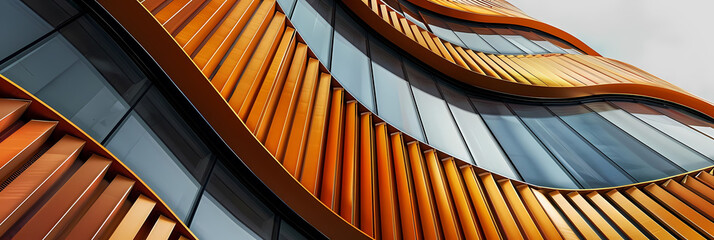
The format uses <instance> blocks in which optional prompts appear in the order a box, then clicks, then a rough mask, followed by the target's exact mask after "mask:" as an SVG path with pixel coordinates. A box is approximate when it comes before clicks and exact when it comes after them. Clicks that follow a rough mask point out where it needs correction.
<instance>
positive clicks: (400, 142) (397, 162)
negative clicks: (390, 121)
mask: <svg viewBox="0 0 714 240" xmlns="http://www.w3.org/2000/svg"><path fill="white" fill-rule="evenodd" d="M390 139H391V142H392V157H393V159H394V176H395V180H396V181H395V182H396V186H397V189H396V190H397V191H396V192H397V195H398V200H399V214H400V219H401V226H402V235H403V236H404V238H405V239H422V234H421V224H420V223H419V215H418V214H415V213H417V212H418V210H417V202H416V197H415V196H414V189H413V187H412V186H413V185H414V184H413V181H412V176H411V174H410V171H409V170H410V169H411V168H410V167H409V157H408V156H407V150H406V148H405V147H404V139H403V138H402V134H401V133H394V134H392V135H391V136H390Z"/></svg>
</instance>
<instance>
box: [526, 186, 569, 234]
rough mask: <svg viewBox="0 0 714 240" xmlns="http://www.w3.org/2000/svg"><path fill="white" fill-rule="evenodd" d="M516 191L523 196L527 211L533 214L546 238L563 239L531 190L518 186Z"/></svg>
mask: <svg viewBox="0 0 714 240" xmlns="http://www.w3.org/2000/svg"><path fill="white" fill-rule="evenodd" d="M518 192H519V193H520V194H521V198H523V204H525V206H526V207H527V208H528V212H530V214H531V215H532V216H533V219H534V220H535V222H536V223H537V224H538V229H540V232H541V233H542V234H543V237H545V238H546V239H563V237H562V236H560V234H559V233H558V229H557V228H556V227H555V224H554V223H553V221H551V220H550V218H548V214H547V213H546V212H545V210H544V209H543V207H541V205H540V203H539V202H538V199H537V198H536V196H535V195H534V194H533V190H531V188H530V187H529V186H520V187H518Z"/></svg>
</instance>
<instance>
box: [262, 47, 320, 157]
mask: <svg viewBox="0 0 714 240" xmlns="http://www.w3.org/2000/svg"><path fill="white" fill-rule="evenodd" d="M307 60H308V58H307V46H306V45H305V44H303V43H298V44H297V47H295V56H294V57H293V60H292V62H291V64H290V71H289V72H288V75H287V77H286V79H285V84H284V85H283V86H280V87H278V89H276V91H275V93H274V94H272V95H271V98H270V99H269V100H268V101H269V102H268V103H267V108H266V109H265V116H263V117H262V118H261V120H260V122H259V123H258V124H257V127H256V130H255V131H254V134H255V138H257V139H258V140H259V141H261V142H263V143H266V137H267V135H268V133H269V130H271V129H276V131H275V133H274V134H283V131H287V129H286V124H288V123H286V121H287V119H286V118H287V116H289V115H292V110H289V109H290V107H291V106H292V104H294V103H293V102H294V101H295V99H297V96H298V95H297V90H298V89H299V87H300V84H301V81H302V75H303V74H304V73H305V67H306V64H307ZM248 120H250V116H249V117H248ZM278 129H279V130H278ZM265 146H266V147H268V144H267V143H266V144H265ZM268 150H271V152H273V153H275V149H270V148H268Z"/></svg>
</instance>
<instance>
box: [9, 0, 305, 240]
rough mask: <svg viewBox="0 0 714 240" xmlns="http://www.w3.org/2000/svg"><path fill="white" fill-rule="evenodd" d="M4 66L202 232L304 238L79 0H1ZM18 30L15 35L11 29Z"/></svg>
mask: <svg viewBox="0 0 714 240" xmlns="http://www.w3.org/2000/svg"><path fill="white" fill-rule="evenodd" d="M0 22H5V23H13V24H0V31H2V32H3V34H4V36H6V37H3V38H0V59H1V60H0V74H2V75H3V76H5V77H7V78H8V79H10V80H11V81H13V82H15V83H16V84H18V85H19V86H21V87H22V88H24V89H25V90H27V91H28V92H30V93H32V94H34V95H35V96H37V97H38V98H39V99H41V100H42V101H44V102H46V103H47V104H49V105H50V106H51V107H52V108H54V109H55V110H57V111H58V112H59V113H61V114H62V115H64V116H65V117H66V118H68V119H69V120H70V121H72V122H73V123H75V124H76V125H77V126H78V127H79V128H81V129H82V130H84V131H85V132H86V133H88V134H89V135H90V136H91V137H93V138H94V139H95V140H97V141H98V142H100V143H101V144H103V145H104V146H105V147H106V148H107V149H109V151H111V152H112V153H113V154H114V155H115V156H117V158H118V159H120V160H121V161H122V162H123V163H124V164H126V165H127V166H128V167H129V168H130V169H132V170H133V171H134V172H135V173H136V174H137V175H138V176H139V177H140V178H141V179H142V180H144V181H145V182H146V183H147V184H148V185H149V187H151V188H152V190H154V191H155V192H156V193H157V194H158V195H159V197H161V199H162V200H164V201H165V202H166V204H167V205H168V206H169V207H170V208H171V209H172V210H173V211H174V212H175V213H176V214H177V215H178V217H179V218H180V219H182V220H183V221H184V222H185V223H187V224H188V225H189V226H190V228H191V229H192V230H193V231H194V233H195V234H196V235H197V236H198V237H199V238H209V239H210V238H216V239H226V238H235V237H240V238H241V239H249V238H256V239H270V238H272V237H273V235H275V237H279V236H280V237H281V238H294V239H300V238H304V236H302V232H301V231H299V230H297V229H296V228H295V227H293V226H291V224H288V223H287V222H286V221H285V220H283V219H282V218H281V217H280V216H278V215H277V214H275V213H274V210H273V207H271V206H268V205H266V204H265V203H263V201H261V200H260V199H259V198H258V197H256V196H255V195H254V194H253V193H252V192H251V191H250V190H249V189H248V188H247V187H246V186H245V185H244V183H242V182H241V181H240V180H238V179H237V178H236V177H235V174H234V173H231V172H230V170H229V169H228V168H226V167H225V166H224V165H222V164H221V163H220V161H218V157H217V154H215V153H214V151H213V150H212V148H211V147H209V145H208V144H207V143H205V142H203V141H202V140H201V137H200V136H199V135H198V134H197V133H196V132H195V131H194V130H193V129H192V128H191V127H190V125H189V123H187V122H186V121H185V120H184V118H183V117H182V116H181V115H179V114H178V112H179V111H178V110H177V108H175V107H174V106H173V105H172V104H171V103H170V102H169V101H168V100H167V98H166V97H165V96H164V95H163V94H162V93H161V92H160V91H159V90H158V89H157V87H156V86H154V83H153V81H152V79H150V77H147V75H146V74H145V73H144V72H143V70H142V69H140V68H139V67H138V66H137V64H136V63H135V62H134V61H133V60H132V59H131V58H130V57H129V55H127V53H126V52H125V51H124V50H123V49H122V48H121V46H120V45H119V44H118V43H117V42H115V41H114V40H113V39H112V37H111V36H110V35H109V34H108V33H107V32H106V31H105V30H104V29H103V28H102V26H100V25H99V24H98V23H97V22H96V21H95V20H94V18H93V16H91V15H90V14H89V13H86V12H85V11H84V10H83V9H82V8H81V7H80V6H79V5H78V4H75V3H73V2H67V1H62V0H56V1H44V0H24V1H20V0H3V1H0ZM7 36H12V37H7Z"/></svg>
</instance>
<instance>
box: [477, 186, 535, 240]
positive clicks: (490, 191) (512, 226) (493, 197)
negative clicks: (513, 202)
mask: <svg viewBox="0 0 714 240" xmlns="http://www.w3.org/2000/svg"><path fill="white" fill-rule="evenodd" d="M479 178H480V179H481V182H482V183H483V187H484V193H485V195H486V196H488V199H489V200H490V202H491V204H493V209H494V212H495V213H496V216H497V217H498V222H499V223H500V226H501V230H503V235H504V236H505V238H507V239H515V238H524V236H523V235H522V234H521V231H520V230H519V229H518V224H517V223H516V219H515V218H514V217H513V214H512V213H511V211H510V210H509V209H508V204H507V203H506V200H505V199H504V198H503V195H501V190H500V189H499V188H498V184H496V180H495V179H494V178H493V175H492V174H490V173H483V174H481V175H479Z"/></svg>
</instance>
